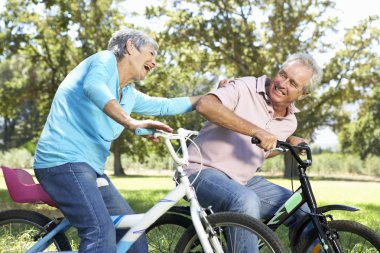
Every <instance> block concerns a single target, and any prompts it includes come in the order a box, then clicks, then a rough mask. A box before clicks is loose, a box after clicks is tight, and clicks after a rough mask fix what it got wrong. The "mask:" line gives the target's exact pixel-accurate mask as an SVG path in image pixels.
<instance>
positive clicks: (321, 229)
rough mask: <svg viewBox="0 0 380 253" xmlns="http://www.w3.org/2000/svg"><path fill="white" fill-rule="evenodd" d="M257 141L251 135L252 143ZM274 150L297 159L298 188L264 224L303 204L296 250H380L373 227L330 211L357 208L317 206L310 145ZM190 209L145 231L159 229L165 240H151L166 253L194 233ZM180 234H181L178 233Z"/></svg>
mask: <svg viewBox="0 0 380 253" xmlns="http://www.w3.org/2000/svg"><path fill="white" fill-rule="evenodd" d="M258 142H259V140H257V139H256V138H252V143H253V144H258ZM276 150H277V151H279V152H290V153H291V154H292V156H293V157H294V158H295V160H296V161H297V169H298V174H299V180H300V183H301V185H300V187H299V188H298V189H297V190H296V191H295V192H294V193H293V195H292V196H291V197H290V198H289V199H288V200H287V201H286V202H285V203H284V205H283V206H281V207H280V208H279V209H278V210H277V212H275V214H274V215H273V217H271V218H270V219H268V220H266V221H264V223H265V224H266V225H267V226H268V227H270V228H271V229H272V230H276V229H277V228H278V227H279V226H280V225H281V224H283V223H284V221H285V220H286V219H287V218H289V217H290V216H291V215H292V214H294V213H295V212H296V211H297V210H298V209H299V208H301V206H302V205H303V204H304V203H307V205H308V207H309V208H310V213H308V214H307V215H305V217H304V219H303V220H302V221H301V222H300V223H299V225H298V226H297V228H295V230H294V233H293V236H292V238H290V247H291V248H292V249H293V251H294V252H297V253H305V252H306V253H317V252H325V253H331V252H334V253H337V252H339V253H347V252H355V253H356V252H366V253H372V252H373V253H375V252H380V236H379V235H378V234H377V233H376V232H375V231H373V230H372V229H370V228H368V227H366V226H364V225H362V224H360V223H358V222H355V221H350V220H334V219H333V215H331V214H330V213H329V212H330V211H335V210H340V211H342V210H343V211H349V212H355V211H358V210H359V209H357V208H355V207H350V206H345V205H338V204H336V205H327V206H321V207H318V206H317V203H316V200H315V197H314V193H313V190H312V187H311V184H310V181H309V178H308V177H307V175H306V170H307V168H308V167H310V166H311V165H312V154H311V150H310V147H309V146H308V145H306V144H304V145H299V146H292V145H290V144H289V143H287V142H282V141H278V143H277V148H276ZM300 152H304V153H306V160H302V159H301V157H300V156H299V154H300ZM189 214H190V211H189V208H188V207H187V206H175V207H173V208H172V209H171V210H170V212H169V213H168V214H166V215H165V216H163V217H162V218H161V219H160V220H158V221H157V222H156V223H154V224H153V225H152V226H151V227H150V228H149V230H148V231H147V234H148V237H149V231H156V232H157V231H160V232H159V234H161V235H163V236H164V235H165V238H166V240H165V241H162V240H161V241H155V240H153V239H152V238H150V242H151V243H157V244H162V243H163V242H164V244H165V246H162V245H161V246H162V248H164V249H165V252H173V248H174V247H175V245H177V244H178V245H180V244H181V243H183V242H184V241H186V240H187V239H186V238H187V237H189V236H190V234H192V233H194V232H193V230H194V229H193V228H192V222H191V220H190V219H189ZM310 223H312V224H313V228H312V229H310V231H309V232H308V233H307V235H306V236H303V237H302V238H301V237H300V235H301V233H302V231H303V230H304V229H305V228H306V227H307V226H308V225H309V224H310ZM181 235H182V236H181Z"/></svg>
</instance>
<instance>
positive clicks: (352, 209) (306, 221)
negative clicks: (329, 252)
mask: <svg viewBox="0 0 380 253" xmlns="http://www.w3.org/2000/svg"><path fill="white" fill-rule="evenodd" d="M337 210H341V211H349V212H356V211H359V209H358V208H356V207H352V206H346V205H338V204H337V205H327V206H321V207H318V208H317V213H326V212H329V211H337ZM309 222H311V219H310V215H305V217H303V219H302V221H300V222H299V223H298V225H297V226H296V227H295V228H294V233H293V235H292V238H291V240H290V245H293V246H295V245H294V244H295V243H296V242H297V240H298V239H299V237H300V236H301V233H302V231H303V230H304V229H305V228H306V226H307V225H308V224H309Z"/></svg>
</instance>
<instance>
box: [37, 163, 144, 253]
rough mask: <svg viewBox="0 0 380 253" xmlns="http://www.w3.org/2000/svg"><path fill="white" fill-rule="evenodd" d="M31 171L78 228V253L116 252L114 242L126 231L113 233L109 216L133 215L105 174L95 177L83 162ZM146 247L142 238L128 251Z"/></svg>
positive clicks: (139, 250)
mask: <svg viewBox="0 0 380 253" xmlns="http://www.w3.org/2000/svg"><path fill="white" fill-rule="evenodd" d="M34 171H35V175H36V177H37V179H38V181H39V182H40V183H41V185H42V187H43V188H44V190H45V191H46V192H47V193H48V194H49V195H50V197H51V198H53V199H54V200H55V201H56V202H57V204H58V207H59V209H60V210H61V211H62V213H63V214H64V215H65V217H66V218H67V219H68V220H69V221H70V223H71V225H73V226H74V227H76V228H77V229H78V235H79V237H80V239H81V242H80V247H79V252H91V253H112V252H116V242H117V241H119V240H120V239H121V237H122V236H123V235H124V233H125V232H126V230H118V231H117V233H116V232H115V227H114V224H113V222H112V219H111V218H110V215H120V214H132V213H133V210H132V209H131V207H130V206H129V205H128V203H127V202H126V201H125V199H124V198H123V197H122V196H121V195H120V193H119V192H118V191H117V189H116V188H115V187H114V185H113V184H112V183H111V181H110V180H109V178H108V177H107V176H106V175H105V174H103V175H98V174H97V173H96V172H95V171H94V170H93V169H92V168H91V167H90V166H89V165H88V164H86V163H66V164H63V165H60V166H57V167H51V168H45V169H35V170H34ZM97 181H98V182H99V183H97ZM98 184H99V187H98ZM147 247H148V244H147V240H146V237H145V236H144V235H143V236H142V237H141V238H139V240H137V241H136V242H135V244H134V246H133V247H132V248H131V249H130V250H129V251H128V252H133V253H137V252H139V253H140V252H144V253H145V252H148V248H147Z"/></svg>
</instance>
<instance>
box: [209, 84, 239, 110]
mask: <svg viewBox="0 0 380 253" xmlns="http://www.w3.org/2000/svg"><path fill="white" fill-rule="evenodd" d="M240 82H241V80H239V79H236V80H232V81H230V82H229V83H228V84H227V85H226V86H224V87H223V88H218V89H217V90H215V91H212V92H209V93H208V94H212V95H214V96H217V97H218V98H219V100H220V101H221V102H222V104H223V105H224V106H225V107H227V108H229V109H230V110H234V109H235V107H236V105H237V104H238V101H239V98H240V95H241V90H240V88H241V87H240V86H239V83H240Z"/></svg>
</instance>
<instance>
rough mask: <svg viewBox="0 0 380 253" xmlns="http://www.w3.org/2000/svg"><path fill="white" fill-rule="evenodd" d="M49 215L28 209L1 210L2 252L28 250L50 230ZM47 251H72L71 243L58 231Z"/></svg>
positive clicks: (0, 241)
mask: <svg viewBox="0 0 380 253" xmlns="http://www.w3.org/2000/svg"><path fill="white" fill-rule="evenodd" d="M50 221H51V219H49V218H48V217H46V216H44V215H42V214H40V213H37V212H34V211H28V210H7V211H3V212H0V245H1V250H2V251H1V252H26V251H27V250H28V249H29V248H30V247H32V246H33V245H34V244H35V243H36V241H37V240H38V239H39V238H40V237H41V236H43V235H44V234H46V233H47V232H48V231H46V229H45V225H46V224H48V223H49V222H50ZM45 250H46V251H71V246H70V243H69V241H68V239H67V237H66V236H65V234H63V233H58V234H57V235H56V236H55V237H54V238H53V240H52V243H51V244H50V246H49V247H48V248H46V249H45Z"/></svg>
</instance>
